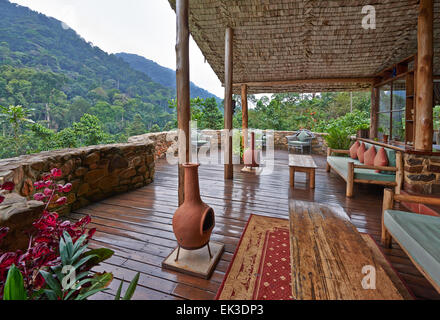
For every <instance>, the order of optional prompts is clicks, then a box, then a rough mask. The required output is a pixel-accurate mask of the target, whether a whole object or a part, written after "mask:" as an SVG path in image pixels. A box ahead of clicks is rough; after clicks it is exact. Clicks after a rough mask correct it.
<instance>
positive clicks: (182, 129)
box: [176, 0, 191, 205]
mask: <svg viewBox="0 0 440 320" xmlns="http://www.w3.org/2000/svg"><path fill="white" fill-rule="evenodd" d="M188 1H189V0H177V1H176V17H177V19H176V28H177V30H176V31H177V35H176V37H177V38H176V91H177V125H178V129H179V130H178V132H179V169H178V170H179V192H178V193H179V205H181V204H182V203H183V199H184V178H185V176H184V172H185V171H184V169H183V167H182V164H184V163H186V162H190V161H191V158H190V155H191V148H190V147H191V144H190V138H191V135H190V128H189V122H190V120H191V112H190V91H189V90H190V89H189V84H190V82H189V26H188V8H189V5H188Z"/></svg>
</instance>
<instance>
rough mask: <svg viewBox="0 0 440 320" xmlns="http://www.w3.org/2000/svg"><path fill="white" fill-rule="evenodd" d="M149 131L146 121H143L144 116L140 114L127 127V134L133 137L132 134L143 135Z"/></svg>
mask: <svg viewBox="0 0 440 320" xmlns="http://www.w3.org/2000/svg"><path fill="white" fill-rule="evenodd" d="M147 132H148V130H147V127H146V126H145V124H144V122H143V121H142V116H141V115H140V114H136V115H135V117H134V120H133V122H132V123H130V125H129V126H128V127H127V135H128V136H130V137H131V136H137V135H141V134H144V133H147Z"/></svg>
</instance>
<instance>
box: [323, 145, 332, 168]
mask: <svg viewBox="0 0 440 320" xmlns="http://www.w3.org/2000/svg"><path fill="white" fill-rule="evenodd" d="M331 155H332V148H330V147H328V148H327V157H330V156H331ZM330 169H331V167H330V165H329V164H328V162H327V165H326V167H325V171H327V172H330Z"/></svg>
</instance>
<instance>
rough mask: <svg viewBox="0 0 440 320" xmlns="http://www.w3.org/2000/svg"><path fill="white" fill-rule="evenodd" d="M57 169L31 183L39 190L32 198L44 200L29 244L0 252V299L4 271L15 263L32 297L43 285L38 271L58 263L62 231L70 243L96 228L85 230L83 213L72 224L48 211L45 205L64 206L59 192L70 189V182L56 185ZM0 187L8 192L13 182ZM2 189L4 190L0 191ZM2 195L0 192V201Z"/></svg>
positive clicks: (3, 231)
mask: <svg viewBox="0 0 440 320" xmlns="http://www.w3.org/2000/svg"><path fill="white" fill-rule="evenodd" d="M61 175H62V174H61V170H59V169H52V170H51V172H50V174H47V175H45V176H44V177H43V179H42V180H40V181H37V182H35V184H34V185H35V187H36V189H37V190H42V192H40V193H36V194H35V195H34V199H36V200H39V201H43V202H45V203H46V207H45V210H44V212H43V214H42V216H41V217H40V218H39V219H38V220H37V221H35V222H34V223H33V226H34V227H35V231H34V233H33V234H32V235H31V236H30V240H29V246H28V248H27V250H26V251H25V252H22V251H21V250H17V251H15V252H6V253H1V252H0V298H2V296H3V288H4V285H5V281H6V278H7V274H8V270H9V269H10V268H11V266H12V265H15V266H16V267H17V268H18V270H19V271H20V272H21V273H22V275H23V283H24V287H25V289H26V291H27V292H28V296H29V297H32V296H33V295H34V293H35V292H36V291H38V290H39V289H41V288H43V287H44V286H45V280H44V278H43V276H42V275H41V273H40V271H41V270H43V269H45V268H47V267H53V266H57V265H59V264H60V263H61V259H60V252H59V245H60V239H61V238H62V235H63V233H64V232H67V233H68V234H69V235H70V237H71V238H72V241H73V244H75V242H76V241H77V240H78V239H79V238H80V237H81V236H82V235H84V234H86V236H87V237H86V241H85V242H86V243H87V242H88V241H89V240H90V239H91V237H92V236H93V234H94V233H95V231H96V229H90V230H87V229H86V226H87V224H88V223H89V222H90V220H91V219H90V216H85V217H84V218H82V219H81V220H79V221H77V222H75V223H72V222H70V221H67V220H66V221H63V220H61V219H59V217H58V214H57V213H56V212H49V210H48V208H49V207H58V206H61V205H64V204H65V203H66V201H67V198H66V197H65V196H64V195H63V194H65V193H68V192H70V191H71V189H72V185H71V184H70V183H67V184H64V185H63V184H57V183H56V182H55V181H56V180H57V179H59V178H60V177H61ZM0 189H1V190H6V191H12V190H13V189H14V184H13V183H12V182H6V183H4V184H3V185H0ZM2 192H4V191H2ZM4 199H5V197H4V195H3V194H1V193H0V203H2V202H3V201H4ZM7 232H8V228H5V227H2V228H0V241H1V240H2V239H3V238H4V237H5V236H6V235H7Z"/></svg>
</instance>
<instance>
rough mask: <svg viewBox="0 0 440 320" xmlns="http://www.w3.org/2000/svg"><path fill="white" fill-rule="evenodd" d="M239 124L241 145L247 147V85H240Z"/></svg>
mask: <svg viewBox="0 0 440 320" xmlns="http://www.w3.org/2000/svg"><path fill="white" fill-rule="evenodd" d="M241 111H242V114H241V125H242V129H243V146H244V149H246V148H247V147H248V128H249V123H248V99H247V85H245V84H243V85H242V86H241Z"/></svg>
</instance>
